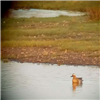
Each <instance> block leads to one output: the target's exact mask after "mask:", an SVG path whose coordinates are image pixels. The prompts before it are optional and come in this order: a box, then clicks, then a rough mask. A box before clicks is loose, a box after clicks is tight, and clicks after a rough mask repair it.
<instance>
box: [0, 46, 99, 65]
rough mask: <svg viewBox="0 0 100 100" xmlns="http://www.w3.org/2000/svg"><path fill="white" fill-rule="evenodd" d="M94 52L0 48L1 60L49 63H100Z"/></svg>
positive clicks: (37, 48)
mask: <svg viewBox="0 0 100 100" xmlns="http://www.w3.org/2000/svg"><path fill="white" fill-rule="evenodd" d="M97 53H98V51H95V52H74V51H68V50H65V51H61V50H58V49H57V48H51V47H47V48H46V47H45V48H43V47H19V48H18V47H17V48H10V47H3V48H1V58H2V60H6V61H7V60H16V61H20V62H32V63H51V64H58V65H62V64H67V65H97V66H99V65H100V62H99V61H100V57H99V56H94V55H96V54H97Z"/></svg>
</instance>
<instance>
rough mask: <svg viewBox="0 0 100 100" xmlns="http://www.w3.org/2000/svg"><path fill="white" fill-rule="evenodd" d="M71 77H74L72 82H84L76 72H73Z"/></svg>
mask: <svg viewBox="0 0 100 100" xmlns="http://www.w3.org/2000/svg"><path fill="white" fill-rule="evenodd" d="M71 77H73V79H72V83H79V84H81V83H82V81H83V80H82V78H77V77H76V75H75V74H73V75H72V76H71Z"/></svg>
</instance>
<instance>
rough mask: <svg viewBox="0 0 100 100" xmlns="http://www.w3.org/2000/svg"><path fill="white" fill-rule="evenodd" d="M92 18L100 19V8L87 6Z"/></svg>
mask: <svg viewBox="0 0 100 100" xmlns="http://www.w3.org/2000/svg"><path fill="white" fill-rule="evenodd" d="M86 12H87V13H88V16H89V19H90V20H100V8H86Z"/></svg>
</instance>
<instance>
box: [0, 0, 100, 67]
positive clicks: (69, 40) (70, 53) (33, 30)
mask: <svg viewBox="0 0 100 100" xmlns="http://www.w3.org/2000/svg"><path fill="white" fill-rule="evenodd" d="M53 2H54V1H53ZM67 2H69V3H72V4H73V5H74V6H73V7H72V8H73V9H76V8H77V7H78V6H76V4H77V3H82V2H79V1H77V2H75V1H72V2H71V1H67ZM14 3H15V5H14ZM43 3H44V5H45V6H43ZM45 3H46V4H45ZM51 3H52V2H51V1H50V2H49V1H48V2H47V1H46V2H40V1H39V2H35V1H34V3H33V5H37V6H36V7H35V6H34V8H38V7H39V6H40V8H41V9H42V8H43V9H47V7H48V6H49V5H51ZM63 3H64V4H65V6H64V7H66V4H67V3H66V1H65V2H63ZM63 3H62V2H61V3H59V1H55V3H54V4H56V5H58V4H59V5H58V6H59V7H58V8H59V9H60V10H61V9H64V8H62V6H61V4H63ZM84 3H85V4H86V5H87V7H90V6H89V5H93V6H91V7H92V9H94V8H93V7H95V9H99V6H98V3H100V2H99V1H96V2H92V3H90V2H89V1H88V2H85V1H84ZM12 4H13V5H12V6H11V8H14V9H19V8H21V9H22V8H23V9H30V8H32V7H33V6H32V7H31V5H32V2H29V1H25V2H24V1H22V2H18V1H16V2H12ZM72 4H70V5H72ZM85 4H83V5H84V6H85ZM68 5H69V4H68ZM75 6H76V8H75ZM84 6H83V7H84ZM27 7H28V8H27ZM50 7H52V8H48V9H54V8H53V7H54V6H53V4H52V6H50ZM80 7H82V6H80ZM40 8H38V9H40ZM59 9H58V10H59ZM77 9H78V8H77ZM80 10H82V9H80ZM88 10H89V9H88ZM82 11H84V10H82ZM92 11H93V12H91V11H90V10H89V12H91V13H93V15H92V16H94V13H95V10H92ZM96 11H97V12H98V10H96ZM99 11H100V10H99ZM97 12H96V17H92V18H90V16H88V15H85V16H77V17H67V16H59V17H54V18H35V17H32V18H8V17H3V18H2V19H1V59H2V60H4V61H7V60H17V61H20V62H33V63H38V62H39V63H51V64H58V65H61V64H71V65H97V66H99V65H100V45H99V44H100V27H99V23H100V21H99V20H98V18H99V17H98V16H99V14H100V13H99V12H98V14H97Z"/></svg>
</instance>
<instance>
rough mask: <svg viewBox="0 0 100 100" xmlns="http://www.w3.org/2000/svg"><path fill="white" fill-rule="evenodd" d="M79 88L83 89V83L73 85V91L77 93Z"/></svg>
mask: <svg viewBox="0 0 100 100" xmlns="http://www.w3.org/2000/svg"><path fill="white" fill-rule="evenodd" d="M77 87H82V83H72V88H73V91H75V90H76V88H77Z"/></svg>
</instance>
